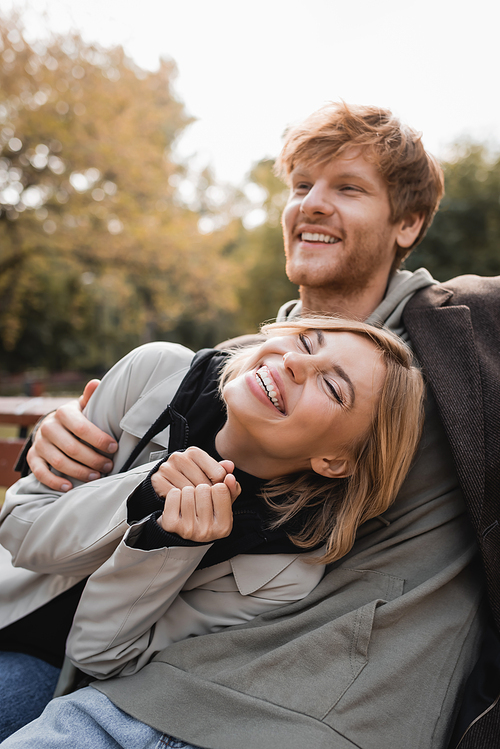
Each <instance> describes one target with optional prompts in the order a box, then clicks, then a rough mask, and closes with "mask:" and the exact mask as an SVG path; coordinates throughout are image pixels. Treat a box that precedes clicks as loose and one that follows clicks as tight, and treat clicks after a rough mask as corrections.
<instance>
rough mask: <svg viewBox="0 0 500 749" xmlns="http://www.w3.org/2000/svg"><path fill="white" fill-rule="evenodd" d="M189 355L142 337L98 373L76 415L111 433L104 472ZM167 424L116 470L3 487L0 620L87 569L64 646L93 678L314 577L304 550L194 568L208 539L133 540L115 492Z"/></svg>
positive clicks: (124, 669) (170, 390)
mask: <svg viewBox="0 0 500 749" xmlns="http://www.w3.org/2000/svg"><path fill="white" fill-rule="evenodd" d="M192 356H193V353H192V351H189V349H186V348H184V347H182V346H179V345H177V344H168V343H154V344H147V345H146V346H142V347H140V348H138V349H136V350H135V351H132V352H131V353H130V354H128V355H127V356H126V357H125V358H124V359H122V360H121V361H120V362H118V364H116V365H115V367H113V369H112V370H111V371H110V372H109V373H108V374H107V375H106V377H105V378H104V379H103V382H102V384H101V385H100V386H99V388H98V390H97V391H96V393H95V395H94V396H93V397H92V399H91V401H90V403H89V406H88V410H87V415H88V416H89V418H90V419H91V420H92V421H93V422H94V423H95V424H97V425H98V426H99V427H100V428H101V429H104V430H105V431H107V432H108V433H109V434H111V435H113V437H114V438H115V439H116V440H117V441H118V445H119V449H118V452H117V455H116V457H115V461H114V469H113V470H114V471H118V470H119V468H120V466H121V465H122V464H123V463H124V461H125V460H126V458H127V457H128V455H129V454H130V452H131V451H132V449H133V448H134V447H135V445H136V444H137V442H138V441H139V439H140V437H141V436H142V435H143V434H144V433H145V432H146V430H147V428H148V427H149V426H150V425H151V424H152V423H153V421H154V420H155V418H156V417H157V416H158V414H159V413H160V412H161V411H162V410H163V409H164V408H165V406H166V405H167V404H168V403H169V401H170V400H171V399H172V397H173V396H174V394H175V392H176V391H177V389H178V387H179V384H180V382H181V381H182V379H183V377H184V375H185V374H186V371H187V369H188V368H189V364H190V362H191V359H192ZM168 431H169V430H168V428H167V429H165V430H164V431H163V432H161V433H160V434H158V435H157V436H156V437H155V438H154V443H150V444H149V445H148V446H147V448H145V450H144V451H143V452H142V453H141V455H140V456H139V459H138V460H137V461H136V463H141V462H142V463H143V465H138V466H137V467H135V468H133V469H132V470H130V471H128V472H127V473H125V474H118V475H117V474H114V475H111V476H109V477H106V478H103V479H100V480H98V481H95V482H92V483H90V484H81V485H79V486H77V487H76V488H75V489H73V490H72V491H70V492H68V493H67V494H62V493H59V492H55V491H52V490H49V489H47V487H45V486H44V485H42V484H40V483H39V482H38V481H37V480H36V479H35V478H34V477H33V476H32V475H31V476H27V477H26V478H24V479H21V480H20V481H18V482H17V483H16V484H14V486H12V487H11V488H10V489H9V490H8V492H7V496H6V500H5V504H4V507H3V509H2V512H1V515H0V543H1V544H2V545H3V547H0V580H1V583H0V611H1V614H0V626H6V625H7V624H10V623H11V622H14V621H16V620H17V619H19V618H21V617H23V616H24V615H26V614H28V613H30V612H31V611H34V610H35V609H37V608H39V607H40V606H42V605H43V604H44V603H46V602H48V601H49V600H51V599H52V598H54V597H55V596H57V595H59V594H60V593H62V592H63V591H64V590H67V589H68V588H70V587H71V586H73V585H74V584H75V583H77V582H78V581H80V580H81V579H82V578H84V577H86V576H88V575H92V573H94V572H95V575H92V577H91V579H90V581H89V585H88V590H87V591H86V593H85V595H84V599H83V601H82V604H81V606H80V607H79V610H78V612H77V616H76V619H75V629H74V632H73V634H72V635H71V655H72V657H73V659H74V660H75V662H77V664H78V665H79V666H80V667H81V668H82V670H85V671H88V672H90V673H93V674H95V675H96V676H98V677H101V678H102V677H103V676H108V675H110V674H116V673H123V674H125V673H126V674H129V673H133V672H135V671H136V670H138V669H139V668H141V666H142V665H144V663H146V662H147V661H148V660H149V659H150V658H151V657H152V656H153V655H154V654H155V653H156V652H158V650H161V649H163V648H164V647H166V645H168V644H169V643H171V642H173V641H176V640H179V639H184V638H185V637H188V636H190V635H193V634H203V633H208V632H212V631H215V630H217V629H220V628H222V627H224V626H227V625H228V624H236V623H242V622H245V621H248V620H249V619H251V618H252V617H254V616H255V615H256V614H258V613H260V612H263V611H267V610H269V609H270V608H275V607H276V606H280V605H284V604H286V603H289V602H290V601H293V600H299V599H301V598H303V597H304V596H305V595H307V593H308V592H309V591H310V590H312V589H313V588H314V587H315V586H316V584H317V583H318V582H319V580H320V578H321V576H322V574H323V567H322V566H317V565H307V564H305V561H304V560H305V557H306V556H307V555H304V554H300V555H293V554H279V555H272V556H268V555H265V556H255V557H253V556H251V555H239V556H237V557H235V558H234V559H232V560H230V561H228V562H225V563H222V564H219V565H216V566H214V567H211V568H208V569H206V570H202V571H198V572H195V570H196V567H197V565H198V562H199V561H200V559H201V558H202V556H203V554H204V553H205V552H206V550H207V548H208V546H205V547H195V548H185V547H175V548H169V549H164V548H163V549H157V550H154V551H147V552H145V551H142V550H139V549H134V548H133V539H134V537H135V536H136V535H137V532H138V530H139V528H138V526H137V525H136V526H132V528H130V526H129V524H128V523H127V519H126V518H127V511H126V510H127V499H128V497H129V496H130V494H131V493H132V492H133V491H134V489H135V488H136V487H137V486H138V485H139V484H140V483H141V482H142V481H143V479H144V478H145V477H146V476H147V474H148V473H149V471H150V470H151V467H152V465H153V464H154V463H146V461H149V460H150V459H151V458H153V459H154V462H157V460H158V457H157V456H154V453H155V452H158V451H165V449H166V447H167V445H168ZM151 453H153V455H151ZM144 463H145V464H144ZM138 525H139V526H140V524H138ZM127 532H128V533H127ZM125 534H127V537H126V540H122V539H123V537H124V535H125ZM11 557H12V561H11ZM108 558H109V561H106V560H108ZM104 563H105V564H104ZM101 565H103V566H102V567H101ZM99 568H100V569H99ZM96 570H97V572H96Z"/></svg>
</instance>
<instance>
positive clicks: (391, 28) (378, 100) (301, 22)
mask: <svg viewBox="0 0 500 749" xmlns="http://www.w3.org/2000/svg"><path fill="white" fill-rule="evenodd" d="M12 5H16V6H18V7H19V6H20V5H22V7H24V8H27V9H26V10H25V18H26V22H27V24H28V29H29V30H30V32H31V34H33V33H35V34H36V33H37V32H36V29H37V25H36V23H35V22H34V20H33V13H32V12H31V13H30V11H29V6H26V2H24V0H0V7H1V8H3V9H8V8H9V7H11V6H12ZM31 7H32V8H34V9H35V10H36V12H39V11H40V10H41V9H44V8H45V9H46V12H47V18H48V23H49V25H50V26H51V27H52V28H54V29H55V30H57V31H64V30H68V29H69V28H72V27H73V28H75V27H76V28H77V29H78V30H80V32H81V33H82V34H83V36H84V38H85V39H86V40H87V41H98V42H100V43H101V44H104V45H112V44H122V45H123V46H124V47H125V49H126V51H127V52H128V53H129V54H130V55H131V56H132V57H133V58H134V59H135V60H136V62H137V63H138V64H139V65H141V66H142V67H145V68H150V69H154V68H155V67H156V66H157V65H158V59H159V57H160V56H164V57H172V58H173V59H174V60H175V61H176V63H177V65H178V69H179V75H178V78H177V82H176V91H177V94H178V95H179V97H180V98H181V99H182V100H183V101H184V103H185V105H186V107H187V110H188V111H189V113H190V114H192V115H194V116H195V117H196V118H197V122H196V123H195V124H194V125H192V126H191V127H190V128H189V130H188V131H187V133H186V135H185V136H184V137H183V138H182V140H181V143H180V146H179V148H180V150H181V152H182V154H184V155H188V154H197V161H198V164H200V165H201V164H203V165H204V164H207V163H210V164H211V165H212V167H213V169H214V172H215V175H216V177H217V178H219V179H222V180H227V181H231V182H234V183H238V182H241V180H242V179H243V178H244V176H245V174H246V173H247V172H248V171H249V169H250V168H251V165H252V163H253V162H255V161H257V160H258V159H260V158H262V157H264V156H275V155H276V154H277V153H278V151H279V148H280V142H281V135H282V133H283V130H284V129H285V127H286V126H287V125H288V124H289V123H292V122H296V121H298V120H300V119H301V118H303V117H305V116H306V115H307V114H309V113H310V112H311V111H313V110H314V109H316V108H317V107H319V106H321V104H323V103H324V102H326V101H329V100H338V99H339V98H342V99H344V100H345V101H346V102H348V103H365V104H377V105H382V106H388V107H390V108H392V109H393V111H395V112H396V113H397V114H398V115H399V116H400V117H401V118H402V119H403V120H404V121H406V122H408V123H409V124H411V125H413V126H414V127H416V128H417V129H419V130H422V131H423V133H424V142H425V144H426V146H427V148H429V149H430V150H431V151H433V152H434V153H436V154H437V155H438V156H444V155H446V147H447V146H448V145H449V144H451V143H452V142H453V141H454V140H455V139H457V138H460V137H462V136H464V135H470V136H472V137H474V138H476V139H481V140H490V141H491V142H492V143H494V144H496V145H498V143H499V141H500V137H499V134H500V96H499V95H498V91H499V72H500V70H499V69H500V63H499V58H500V55H499V47H500V45H499V41H498V29H499V26H500V23H499V22H500V3H498V2H494V1H493V0H476V1H475V2H467V3H466V2H464V0H420V2H418V3H415V2H411V3H405V2H404V0H356V2H345V0H344V1H343V2H339V0H247V1H246V2H245V1H244V0H210V2H207V0H175V1H174V0H138V1H136V2H131V0H31Z"/></svg>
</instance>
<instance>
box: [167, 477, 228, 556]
mask: <svg viewBox="0 0 500 749" xmlns="http://www.w3.org/2000/svg"><path fill="white" fill-rule="evenodd" d="M226 478H227V479H232V484H233V486H232V489H231V485H230V482H229V481H228V483H224V484H214V485H213V486H208V484H200V485H199V486H196V487H194V486H185V487H184V488H183V489H170V491H169V493H168V494H167V498H166V500H165V508H164V510H163V514H162V516H161V517H160V518H159V519H158V522H159V524H160V525H161V527H162V528H163V530H165V531H169V532H170V533H177V535H178V536H180V537H181V538H185V539H186V540H189V541H197V542H199V543H207V544H208V543H210V542H211V541H216V540H217V539H218V538H225V537H226V536H229V534H230V533H231V529H232V527H233V511H232V504H233V502H234V500H235V499H236V497H237V496H238V494H239V493H240V491H241V488H240V485H239V484H237V483H236V480H235V478H234V476H232V475H228V476H227V477H226Z"/></svg>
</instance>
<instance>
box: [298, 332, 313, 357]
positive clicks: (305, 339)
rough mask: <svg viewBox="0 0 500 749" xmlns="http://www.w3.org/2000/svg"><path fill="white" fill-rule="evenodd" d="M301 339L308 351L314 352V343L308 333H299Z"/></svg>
mask: <svg viewBox="0 0 500 749" xmlns="http://www.w3.org/2000/svg"><path fill="white" fill-rule="evenodd" d="M299 341H300V342H301V344H302V346H303V347H304V348H305V350H306V351H307V353H308V354H312V343H311V341H310V339H309V338H308V337H307V336H306V335H304V333H299Z"/></svg>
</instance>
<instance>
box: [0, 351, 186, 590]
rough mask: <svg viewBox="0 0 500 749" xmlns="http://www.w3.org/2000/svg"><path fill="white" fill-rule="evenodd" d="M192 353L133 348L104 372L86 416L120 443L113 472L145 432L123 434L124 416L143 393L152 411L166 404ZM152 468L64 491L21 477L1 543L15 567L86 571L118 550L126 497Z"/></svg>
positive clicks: (3, 520)
mask: <svg viewBox="0 0 500 749" xmlns="http://www.w3.org/2000/svg"><path fill="white" fill-rule="evenodd" d="M192 356H193V353H192V352H191V351H189V349H185V348H184V347H182V346H177V345H176V344H167V343H155V344H148V345H146V346H141V347H140V348H139V349H135V350H134V351H132V352H131V353H130V354H128V355H127V356H126V357H124V359H122V360H121V361H120V362H118V364H116V365H115V366H114V367H113V368H112V369H111V370H110V371H109V373H108V374H107V375H106V376H105V377H104V379H103V381H102V383H101V384H100V385H99V387H98V388H97V391H96V392H95V393H94V395H93V396H92V398H91V399H90V402H89V406H88V409H87V411H86V415H87V416H88V417H89V418H90V420H91V421H92V422H93V423H94V424H97V426H99V427H100V428H101V429H104V430H105V431H107V432H108V433H109V434H110V435H112V436H113V437H114V438H115V439H116V440H117V441H118V445H119V447H118V451H117V453H116V454H115V460H114V468H113V471H117V470H119V467H120V465H121V464H122V463H123V462H124V460H125V458H126V457H127V456H128V454H129V452H130V450H131V448H132V447H133V446H134V445H135V444H136V443H137V441H138V439H139V438H140V437H141V436H142V434H137V435H135V434H130V433H127V432H124V430H123V429H122V427H121V422H122V419H123V417H124V415H125V414H127V413H128V412H129V411H130V409H131V408H132V407H133V406H134V405H136V404H137V403H138V402H139V401H141V398H143V399H145V400H146V402H147V404H149V408H151V409H153V413H154V411H155V408H156V409H160V408H161V409H162V408H163V407H164V405H165V403H168V402H169V400H170V399H171V398H172V397H173V395H174V394H175V391H176V390H177V387H178V385H179V383H180V381H181V380H182V377H183V376H184V374H185V372H186V371H187V369H188V367H189V364H190V361H191V358H192ZM150 392H155V393H156V395H155V397H150V396H149V393H150ZM160 394H161V397H160ZM156 415H158V410H156ZM150 423H151V422H150ZM148 426H149V424H148ZM143 458H144V456H143ZM146 460H147V458H146ZM143 462H144V459H143ZM151 468H152V464H150V465H147V464H146V465H144V466H139V467H137V468H134V469H132V470H130V471H128V472H127V473H124V474H114V475H111V476H107V477H105V478H102V479H99V480H98V481H94V482H91V483H87V484H83V483H79V482H76V481H73V484H77V486H76V488H74V489H72V490H71V491H69V492H67V493H65V494H64V493H61V492H55V491H53V490H51V489H48V488H47V487H46V486H45V485H43V484H41V483H40V482H39V481H37V480H36V479H35V477H34V476H33V475H30V476H27V477H25V478H23V479H20V480H19V481H17V482H16V483H15V484H14V485H13V486H12V487H10V488H9V489H8V491H7V494H6V498H5V502H4V506H3V508H2V512H1V514H0V543H1V544H2V545H3V546H5V548H7V549H8V550H9V551H10V553H11V554H12V559H13V564H14V566H18V567H25V568H26V569H30V570H34V571H36V572H38V573H59V574H63V575H81V576H85V575H88V574H90V573H91V572H93V571H94V570H95V569H96V568H97V567H98V566H99V565H100V564H102V562H103V561H104V560H105V559H107V557H108V556H109V555H110V554H111V553H112V552H113V550H114V548H115V547H116V544H117V543H118V541H119V540H120V538H121V537H122V536H123V534H124V532H125V531H126V530H127V528H128V527H129V525H128V523H127V498H128V496H129V495H130V494H131V493H132V492H133V491H134V490H135V488H136V487H137V486H138V485H139V484H140V483H141V481H143V480H144V478H146V476H147V474H148V472H149V470H150V469H151Z"/></svg>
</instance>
